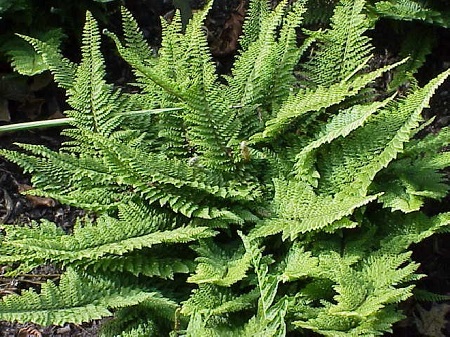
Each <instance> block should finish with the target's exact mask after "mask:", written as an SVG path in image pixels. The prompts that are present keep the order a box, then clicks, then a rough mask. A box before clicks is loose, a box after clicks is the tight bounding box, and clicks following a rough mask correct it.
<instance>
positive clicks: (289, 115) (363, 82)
mask: <svg viewBox="0 0 450 337" xmlns="http://www.w3.org/2000/svg"><path fill="white" fill-rule="evenodd" d="M403 62H405V60H403V61H401V62H399V63H395V64H393V65H389V66H386V67H384V68H381V69H377V70H375V71H373V72H370V73H368V74H364V75H361V76H359V77H357V78H355V79H353V80H351V81H348V82H345V81H344V82H340V83H337V84H333V85H331V86H328V87H325V86H319V87H318V88H317V89H315V90H312V89H306V90H300V91H299V92H298V93H297V94H296V95H295V96H293V97H291V98H289V99H287V100H286V103H285V104H284V105H283V106H281V107H280V109H279V111H278V113H277V116H276V117H275V118H273V119H270V120H268V121H267V123H266V128H265V130H264V131H263V132H262V133H258V134H256V135H254V136H253V137H251V139H250V140H251V141H253V142H260V141H266V140H268V139H270V138H273V137H275V136H277V135H278V134H279V133H280V132H281V131H282V130H283V129H285V128H286V127H287V126H288V125H289V123H291V122H292V121H293V120H295V119H298V118H301V117H303V116H306V114H307V113H308V112H312V111H320V110H321V109H324V108H327V107H330V106H332V105H335V104H338V103H341V102H342V101H344V99H346V98H347V97H350V96H354V95H355V94H357V93H358V92H359V91H360V90H361V89H363V88H364V87H366V86H367V85H368V84H369V83H371V82H372V81H374V80H375V79H376V78H378V77H379V76H381V75H382V74H383V73H384V72H386V71H389V70H390V69H393V68H395V67H396V66H398V65H400V64H402V63H403Z"/></svg>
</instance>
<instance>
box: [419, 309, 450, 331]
mask: <svg viewBox="0 0 450 337" xmlns="http://www.w3.org/2000/svg"><path fill="white" fill-rule="evenodd" d="M417 312H418V315H416V314H414V322H415V323H416V326H417V330H418V331H419V332H420V333H421V334H422V335H424V336H429V337H446V335H445V334H444V333H443V332H442V330H443V329H444V328H445V327H446V325H447V323H448V321H447V318H446V315H447V314H448V313H449V312H450V305H449V304H445V303H434V304H433V305H432V306H431V309H430V310H426V309H424V308H423V307H421V306H420V305H417Z"/></svg>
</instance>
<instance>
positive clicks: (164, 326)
mask: <svg viewBox="0 0 450 337" xmlns="http://www.w3.org/2000/svg"><path fill="white" fill-rule="evenodd" d="M385 2H387V1H385ZM389 3H394V2H390V1H389ZM404 3H406V2H404ZM377 5H378V7H379V8H378V11H380V8H381V7H380V6H381V5H382V4H381V2H378V3H377ZM210 6H211V3H209V4H208V5H207V8H206V9H205V10H204V11H200V12H197V13H195V14H194V15H193V17H192V19H191V20H190V22H189V23H188V25H187V26H186V27H185V29H184V27H183V24H182V20H181V18H180V15H179V14H178V13H177V14H175V17H174V18H173V20H172V21H171V22H170V23H169V22H163V40H162V45H161V48H160V49H159V50H158V51H157V52H156V53H155V52H154V51H152V50H151V48H149V47H148V46H147V44H146V42H145V39H144V37H143V35H142V34H141V33H140V31H139V28H138V26H137V24H136V22H135V21H134V19H133V17H132V15H131V14H130V13H129V12H128V11H127V10H126V9H123V10H122V15H123V27H124V29H123V31H124V37H123V39H122V38H121V37H119V36H116V35H115V34H113V33H111V32H104V33H105V35H108V36H109V37H110V38H112V39H113V41H114V42H115V43H116V46H117V49H118V51H119V53H120V55H121V56H122V57H123V58H124V59H125V60H126V61H127V62H128V63H129V64H130V66H131V67H132V69H133V72H134V75H135V77H136V83H135V84H134V85H136V86H137V87H138V92H135V93H133V94H128V93H124V92H122V91H120V90H118V89H115V88H114V87H113V86H112V85H111V84H108V83H107V82H106V81H105V80H104V77H105V72H106V70H105V66H104V62H103V57H102V55H101V53H100V48H99V47H100V40H101V34H100V32H99V29H98V26H97V23H96V21H95V20H94V19H93V17H92V15H91V14H89V13H88V14H87V17H86V25H85V28H84V34H83V46H82V60H81V62H80V63H79V64H73V63H71V62H70V61H68V60H67V59H65V58H64V57H63V56H61V53H60V52H59V51H57V50H54V49H53V48H52V46H50V45H49V44H47V43H46V42H44V41H38V40H36V39H31V38H27V37H24V38H25V39H26V40H27V41H28V42H30V43H31V44H32V45H33V46H34V47H35V49H36V50H37V51H38V52H39V53H40V54H41V55H42V57H43V60H44V61H45V62H46V63H47V65H48V67H49V69H51V71H52V72H53V74H54V76H55V79H56V81H57V82H58V83H59V85H60V86H61V87H62V88H64V89H66V92H67V95H68V103H69V104H70V105H71V107H72V110H71V111H69V112H68V115H69V117H71V122H70V123H71V127H70V128H68V129H66V130H65V131H64V134H65V135H66V136H68V137H69V138H70V140H69V141H67V142H66V143H65V144H63V146H62V148H61V149H60V150H59V151H52V150H49V149H47V148H45V147H43V146H39V145H26V144H20V146H21V148H22V149H23V150H24V151H23V152H12V151H6V150H0V155H2V156H4V157H5V158H7V159H9V160H11V161H13V162H15V163H17V164H19V165H20V166H22V167H23V168H24V169H25V171H27V172H31V173H32V174H33V187H34V189H33V190H31V191H29V192H28V193H32V194H35V195H45V196H48V197H52V198H55V199H56V200H58V201H60V202H62V203H67V204H70V205H75V206H77V207H82V208H85V209H86V210H88V211H91V212H94V213H96V220H95V221H93V220H92V219H91V220H88V219H80V220H79V222H78V224H77V226H76V227H75V229H74V231H73V233H70V234H67V233H65V232H63V231H62V230H61V229H59V228H58V227H56V226H55V225H54V224H51V223H48V222H46V221H41V222H40V223H39V224H35V225H34V226H33V227H31V228H28V227H20V226H4V236H3V237H2V242H1V246H0V251H1V253H2V254H1V257H0V261H1V262H2V263H4V264H10V265H11V270H10V271H9V273H10V274H12V275H14V274H16V275H17V274H20V273H24V272H29V271H30V270H32V269H33V268H36V267H38V266H40V265H43V264H48V263H52V264H55V265H57V266H58V267H60V268H62V269H63V270H65V272H64V274H63V276H62V277H61V280H60V282H59V285H56V284H55V283H52V282H50V281H49V282H48V283H47V284H45V285H44V286H43V287H42V290H41V293H40V294H37V293H36V292H34V291H28V292H23V293H22V294H21V295H12V296H6V297H5V298H4V299H3V301H2V302H0V318H1V319H9V320H19V321H34V322H37V323H40V324H49V323H63V322H82V321H86V320H91V319H94V318H99V317H104V316H109V315H114V316H115V319H113V320H112V321H110V322H109V323H108V324H106V325H105V327H104V330H103V335H104V336H166V335H170V336H244V337H245V336H249V337H250V336H268V337H269V336H285V335H288V334H289V333H290V331H293V330H295V331H298V332H299V333H302V332H305V331H307V330H309V331H313V332H316V333H319V334H322V335H324V336H376V335H382V334H383V333H384V332H386V331H389V330H390V329H391V326H392V324H394V323H395V322H396V321H398V320H400V319H401V318H402V317H403V315H402V313H401V311H400V309H399V308H398V304H399V303H400V302H402V301H404V300H406V299H407V298H409V297H410V296H412V295H413V288H414V286H415V281H417V280H418V279H419V278H420V277H422V275H419V274H417V273H416V271H417V268H418V264H417V263H415V262H414V261H413V260H412V259H411V251H410V248H409V247H410V245H411V244H413V243H417V242H420V241H421V240H424V239H425V238H427V237H429V236H431V235H432V234H433V233H435V232H442V231H448V230H449V225H450V214H449V213H442V214H438V215H435V216H433V217H430V216H427V215H426V214H425V213H424V212H423V211H422V206H423V205H424V203H425V202H426V201H427V200H429V199H441V198H442V197H444V196H445V195H446V194H447V192H448V184H447V182H446V176H445V174H444V173H443V171H442V170H443V169H445V168H446V167H448V166H449V164H450V161H449V160H450V156H449V155H448V153H447V152H444V151H443V148H444V147H445V146H446V145H448V143H449V139H450V138H449V137H448V136H449V129H448V128H446V129H443V130H442V131H441V132H440V133H438V134H435V135H428V136H426V137H425V138H423V139H417V138H414V136H415V135H416V134H417V132H418V131H419V130H420V129H421V128H422V127H423V125H424V121H423V118H422V115H421V113H422V111H423V110H424V109H426V108H427V107H428V104H429V101H430V99H431V97H432V95H433V93H434V92H435V91H436V90H437V88H438V87H439V85H440V84H442V82H443V81H444V80H445V79H446V78H447V77H448V76H449V75H450V70H448V71H445V72H444V73H442V74H440V75H438V76H437V77H436V78H434V79H432V80H431V81H430V82H429V83H428V84H426V85H424V86H423V87H420V86H418V85H416V84H415V83H413V85H411V86H410V88H409V90H408V92H406V93H405V94H404V95H396V94H392V92H391V90H392V89H396V88H394V86H395V85H398V84H403V82H404V81H405V80H410V79H411V78H412V77H411V76H412V74H413V73H414V71H415V70H416V69H417V67H419V66H420V64H421V62H420V61H417V59H416V60H415V61H414V62H412V61H410V60H406V59H404V60H401V61H399V62H397V63H395V64H390V65H387V66H385V67H383V68H380V69H374V68H370V66H369V64H370V62H369V60H370V58H371V53H372V51H373V47H372V45H371V41H370V38H369V37H368V35H367V31H368V30H369V29H371V28H373V25H374V20H373V17H371V12H370V11H371V10H373V8H374V7H373V4H372V3H371V2H368V1H364V0H358V1H348V0H341V1H338V2H337V4H334V3H333V2H328V6H329V7H330V8H333V10H332V11H330V15H329V16H328V17H327V18H325V19H323V20H322V19H320V20H319V19H318V18H317V17H315V16H314V15H313V14H314V13H312V12H311V9H310V8H309V7H310V6H312V4H311V3H309V2H306V1H303V0H298V1H295V2H293V3H291V2H289V1H287V0H285V1H281V2H280V4H279V5H278V6H277V7H276V8H274V9H271V8H270V6H269V5H268V2H266V1H264V0H252V1H251V2H250V5H249V9H248V12H247V18H246V21H245V23H244V27H243V32H244V33H243V36H242V37H241V40H240V45H241V49H240V51H239V54H238V55H237V57H236V60H235V63H234V66H233V69H232V71H231V72H230V73H229V74H226V75H220V74H218V72H217V71H216V68H215V65H214V62H213V60H212V57H211V55H210V52H209V49H208V45H207V40H206V36H205V32H204V30H203V21H204V19H205V17H206V15H207V12H208V8H209V7H210ZM398 6H400V2H399V4H398ZM372 14H373V13H372ZM317 20H318V21H320V22H329V23H330V24H329V26H328V27H324V28H322V29H318V30H312V29H311V27H309V28H310V29H308V30H307V29H305V28H304V22H306V23H311V22H317ZM302 29H303V30H302ZM300 30H302V33H303V34H302V36H303V39H302V40H301V41H299V40H298V32H299V31H300ZM307 51H310V52H309V53H307ZM417 53H418V55H419V57H418V59H420V58H422V57H423V55H424V52H422V51H417ZM420 55H422V56H420ZM405 56H406V55H405ZM395 69H403V70H401V72H404V71H405V72H406V71H409V72H408V75H405V76H403V77H402V76H400V75H399V76H398V77H397V78H395V81H397V82H396V84H392V86H393V87H392V88H389V89H388V90H387V92H386V93H377V94H375V93H374V92H373V90H370V87H371V85H372V84H373V83H374V81H375V80H376V79H377V78H379V77H380V76H382V75H383V74H384V73H385V72H388V71H392V70H395ZM406 69H409V70H406ZM401 72H400V71H399V72H398V73H397V74H401ZM380 94H382V95H380ZM380 97H383V98H380ZM168 108H171V109H168ZM136 112H139V116H138V117H136V115H135V113H136ZM127 113H129V115H128V116H127ZM280 234H281V235H280Z"/></svg>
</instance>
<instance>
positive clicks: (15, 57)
mask: <svg viewBox="0 0 450 337" xmlns="http://www.w3.org/2000/svg"><path fill="white" fill-rule="evenodd" d="M19 37H21V38H19ZM63 37H64V34H63V32H62V30H61V29H51V30H49V31H47V32H45V33H38V34H37V36H36V40H34V41H37V40H38V39H39V40H40V41H42V42H41V43H42V44H45V45H46V46H51V48H52V49H54V50H58V48H59V45H60V43H61V40H62V38H63ZM22 38H25V37H24V36H22V35H18V37H14V38H12V39H10V40H9V41H7V42H6V43H3V44H2V46H1V49H2V51H4V52H5V54H6V55H7V56H8V58H9V59H10V60H11V66H12V67H13V69H14V70H15V71H16V72H18V73H19V74H21V75H26V76H34V75H37V74H41V73H43V72H44V71H46V70H49V66H48V64H47V62H45V61H44V60H43V56H42V55H41V54H40V53H38V52H37V51H36V50H35V49H34V48H33V46H32V45H30V43H27V42H26V41H24V40H23V39H22ZM49 49H50V48H49ZM55 53H56V54H57V53H58V52H55Z"/></svg>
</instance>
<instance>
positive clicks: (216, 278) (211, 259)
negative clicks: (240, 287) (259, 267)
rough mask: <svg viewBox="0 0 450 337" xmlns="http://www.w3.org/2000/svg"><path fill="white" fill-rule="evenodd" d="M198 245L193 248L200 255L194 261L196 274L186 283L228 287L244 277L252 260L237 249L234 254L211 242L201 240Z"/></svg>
mask: <svg viewBox="0 0 450 337" xmlns="http://www.w3.org/2000/svg"><path fill="white" fill-rule="evenodd" d="M199 244H200V245H199V246H198V247H196V248H194V249H195V251H196V252H197V253H198V254H199V255H200V256H199V257H197V258H196V259H195V260H196V262H197V263H198V264H197V269H196V273H195V274H194V275H192V276H190V277H189V278H188V282H192V283H197V284H202V283H212V284H216V285H219V286H223V287H229V286H231V285H232V284H234V283H236V282H238V281H240V280H242V279H243V278H245V277H246V274H247V271H248V269H249V268H250V263H251V259H252V256H251V255H250V254H249V253H246V252H244V251H243V249H239V248H238V249H236V251H234V252H233V250H231V249H227V250H225V249H221V248H219V247H218V246H217V245H215V244H214V243H213V242H212V241H205V240H202V241H200V242H199ZM241 248H242V247H241Z"/></svg>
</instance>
